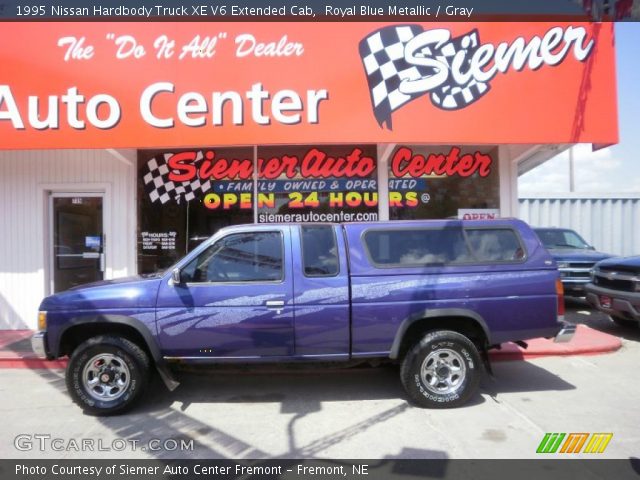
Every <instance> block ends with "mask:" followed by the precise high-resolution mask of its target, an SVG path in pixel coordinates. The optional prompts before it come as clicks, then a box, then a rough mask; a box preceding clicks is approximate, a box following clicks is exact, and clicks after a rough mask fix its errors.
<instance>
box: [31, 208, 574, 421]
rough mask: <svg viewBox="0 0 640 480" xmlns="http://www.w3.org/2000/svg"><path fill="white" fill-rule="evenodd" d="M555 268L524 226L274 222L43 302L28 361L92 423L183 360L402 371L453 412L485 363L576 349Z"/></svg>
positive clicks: (419, 400)
mask: <svg viewBox="0 0 640 480" xmlns="http://www.w3.org/2000/svg"><path fill="white" fill-rule="evenodd" d="M562 295H563V290H562V284H561V282H560V278H559V275H558V270H557V268H556V265H555V262H554V261H553V259H552V258H551V256H550V255H549V253H548V252H547V250H546V249H545V248H544V247H543V246H542V245H541V243H540V240H539V239H538V237H537V236H536V235H535V233H534V232H533V231H532V230H531V228H530V227H529V226H528V225H527V224H525V223H524V222H522V221H519V220H511V219H501V220H491V221H461V220H434V221H401V222H384V223H349V224H299V225H296V224H286V225H278V224H269V225H265V224H262V225H242V226H233V227H228V228H224V229H222V230H220V231H218V232H217V233H216V234H215V235H213V236H212V237H211V238H210V239H208V240H206V241H205V242H203V243H202V244H201V245H200V246H198V247H197V248H196V249H195V250H194V251H192V252H190V253H189V254H188V255H187V256H186V257H184V258H183V259H182V260H180V261H179V262H178V263H177V264H175V265H174V266H173V267H172V268H170V269H169V270H167V271H166V272H162V273H158V274H156V275H152V276H149V277H144V278H143V277H134V278H124V279H118V280H109V281H103V282H98V283H93V284H89V285H86V286H82V287H75V288H73V289H71V290H68V291H66V292H62V293H58V294H56V295H52V296H50V297H47V298H45V299H44V300H43V302H42V304H41V306H40V312H39V319H38V321H39V331H38V332H37V333H36V334H35V335H34V336H33V339H32V345H33V348H34V350H35V351H36V352H37V353H38V354H39V355H40V356H41V357H44V358H48V359H54V358H59V357H63V356H69V362H68V366H67V370H66V384H67V388H68V390H69V393H70V395H71V397H72V399H73V400H74V401H75V402H76V403H77V404H78V405H79V406H80V407H82V408H83V409H84V410H85V411H86V412H88V413H90V414H96V415H105V414H114V413H119V412H123V411H125V410H126V409H128V408H130V407H131V406H132V405H133V404H134V403H135V402H136V401H137V400H139V399H140V398H141V397H142V395H143V392H144V390H145V386H146V384H147V381H148V379H149V376H150V375H151V373H152V372H153V371H154V370H156V371H157V372H158V373H159V374H160V376H161V378H162V379H163V380H164V382H165V384H166V385H167V387H168V388H169V389H173V388H175V387H176V386H177V385H178V382H177V380H176V374H177V373H178V372H177V369H176V368H174V367H175V366H176V364H185V363H187V364H204V365H211V364H216V363H221V362H227V363H237V364H247V363H252V362H288V363H291V362H308V361H315V362H323V363H326V362H343V363H347V362H362V361H372V362H380V360H381V359H387V360H390V361H393V362H397V363H398V364H399V365H400V369H399V370H400V378H401V380H402V384H403V386H404V389H405V390H406V393H407V395H408V397H409V399H410V400H411V401H412V402H413V403H414V404H417V405H419V406H423V407H432V408H443V407H456V406H460V405H462V404H464V403H465V402H467V401H468V400H469V399H470V398H471V397H472V396H473V395H475V394H476V392H477V389H478V384H479V382H480V378H481V375H482V373H483V372H484V371H485V370H488V371H489V372H490V365H489V362H488V355H487V352H488V350H489V349H490V348H491V347H492V346H497V345H499V344H501V343H502V342H506V341H514V342H519V343H521V344H523V340H526V339H529V338H534V337H547V338H551V337H555V338H556V341H568V340H569V339H570V338H571V336H572V335H573V332H574V327H573V326H572V325H567V324H565V323H564V322H563V314H564V302H563V298H562Z"/></svg>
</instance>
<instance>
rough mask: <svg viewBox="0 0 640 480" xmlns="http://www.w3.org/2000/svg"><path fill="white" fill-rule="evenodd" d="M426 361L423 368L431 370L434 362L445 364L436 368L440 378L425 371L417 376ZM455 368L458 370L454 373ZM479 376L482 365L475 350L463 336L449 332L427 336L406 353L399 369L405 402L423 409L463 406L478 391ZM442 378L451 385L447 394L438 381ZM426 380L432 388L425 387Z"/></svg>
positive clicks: (431, 333) (430, 333)
mask: <svg viewBox="0 0 640 480" xmlns="http://www.w3.org/2000/svg"><path fill="white" fill-rule="evenodd" d="M427 360H428V361H429V365H425V366H430V367H431V368H435V366H436V365H437V362H438V361H441V362H445V363H444V364H443V365H441V366H440V367H439V368H440V371H439V373H441V374H442V375H443V377H440V376H438V375H437V374H435V375H434V374H431V375H430V374H428V373H426V371H425V374H424V375H422V374H421V371H422V367H423V363H425V362H427ZM447 363H448V364H449V365H450V367H451V368H449V366H447ZM444 367H446V368H444ZM457 367H460V369H459V370H456V368H457ZM481 375H482V363H481V360H480V354H479V352H478V349H477V348H476V346H475V345H474V344H473V342H472V341H471V340H469V339H468V338H467V337H465V336H464V335H461V334H460V333H457V332H453V331H449V330H437V331H433V332H429V333H427V334H426V335H425V336H424V337H423V338H422V340H420V341H419V342H418V343H416V344H415V345H414V346H413V347H411V348H410V349H409V351H408V352H407V354H406V355H405V357H404V359H403V360H402V366H401V367H400V379H401V380H402V385H403V386H404V389H405V390H406V392H407V394H408V395H409V398H410V399H411V401H412V402H413V403H415V404H416V405H418V406H421V407H426V408H453V407H459V406H461V405H463V404H465V403H466V402H467V401H468V400H469V399H470V398H471V397H472V396H473V395H474V394H475V393H476V391H477V390H478V385H479V384H480V377H481ZM445 377H446V378H449V379H450V380H451V381H452V382H453V385H450V386H449V390H448V391H447V390H446V389H444V388H442V387H444V382H443V381H441V378H445ZM427 380H432V381H433V382H434V383H435V385H428V384H427V383H428V382H427ZM439 387H441V388H439ZM439 390H440V391H439Z"/></svg>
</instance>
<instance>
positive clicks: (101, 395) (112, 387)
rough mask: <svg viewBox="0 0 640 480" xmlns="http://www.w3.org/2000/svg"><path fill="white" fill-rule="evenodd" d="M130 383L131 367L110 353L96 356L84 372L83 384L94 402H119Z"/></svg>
mask: <svg viewBox="0 0 640 480" xmlns="http://www.w3.org/2000/svg"><path fill="white" fill-rule="evenodd" d="M130 383H131V373H130V372H129V367H128V366H127V364H126V363H125V361H124V360H123V359H122V358H120V357H118V356H117V355H113V354H110V353H101V354H99V355H96V356H94V357H93V358H92V359H91V360H89V361H88V362H87V364H86V365H85V367H84V370H83V371H82V384H83V386H84V388H85V390H86V391H87V393H88V394H89V395H90V396H91V397H92V398H93V399H94V400H100V401H108V402H110V401H113V400H117V399H118V398H120V397H121V396H122V395H124V393H125V392H126V391H127V388H129V384H130Z"/></svg>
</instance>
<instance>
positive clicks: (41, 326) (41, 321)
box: [38, 312, 47, 331]
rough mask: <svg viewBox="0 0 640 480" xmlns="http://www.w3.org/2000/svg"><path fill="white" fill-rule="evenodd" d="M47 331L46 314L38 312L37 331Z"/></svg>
mask: <svg viewBox="0 0 640 480" xmlns="http://www.w3.org/2000/svg"><path fill="white" fill-rule="evenodd" d="M46 329H47V312H38V330H40V331H44V330H46Z"/></svg>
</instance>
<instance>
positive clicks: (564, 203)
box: [519, 194, 640, 256]
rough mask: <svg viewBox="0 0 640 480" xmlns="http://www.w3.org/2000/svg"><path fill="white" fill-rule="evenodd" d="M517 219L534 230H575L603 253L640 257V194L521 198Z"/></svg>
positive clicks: (564, 195)
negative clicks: (549, 228) (561, 228)
mask: <svg viewBox="0 0 640 480" xmlns="http://www.w3.org/2000/svg"><path fill="white" fill-rule="evenodd" d="M519 218H521V219H522V220H524V221H525V222H527V223H529V224H530V225H532V226H534V227H566V228H571V229H573V230H576V231H577V232H578V233H579V234H580V235H582V236H583V237H584V238H585V240H587V241H588V242H589V243H591V244H592V245H593V246H594V247H596V249H597V250H600V251H602V252H607V253H612V254H615V255H625V256H627V255H640V194H623V195H620V196H615V195H606V198H602V197H600V196H595V195H592V196H585V195H580V194H574V195H571V194H563V195H562V196H555V195H554V196H551V195H550V196H549V197H543V196H536V197H534V198H521V199H519Z"/></svg>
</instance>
